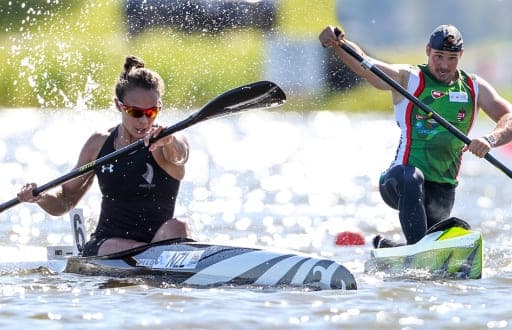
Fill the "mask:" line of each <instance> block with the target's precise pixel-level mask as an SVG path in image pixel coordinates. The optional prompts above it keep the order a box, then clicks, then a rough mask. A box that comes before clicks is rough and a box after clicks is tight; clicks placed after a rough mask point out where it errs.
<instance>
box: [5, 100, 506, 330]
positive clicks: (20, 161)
mask: <svg viewBox="0 0 512 330" xmlns="http://www.w3.org/2000/svg"><path fill="white" fill-rule="evenodd" d="M187 115H188V113H184V112H173V113H171V112H163V113H162V115H161V118H159V121H160V123H163V124H173V123H175V122H177V121H179V120H181V119H183V118H185V117H186V116H187ZM118 120H119V118H118V113H117V112H116V111H112V110H104V111H76V112H72V111H48V112H43V111H41V110H37V111H36V110H29V109H15V110H2V111H0V160H1V162H0V173H1V174H0V186H1V187H2V189H0V200H1V201H2V202H3V201H6V200H9V199H11V198H13V197H14V196H15V195H16V192H17V190H18V189H19V188H20V187H21V185H22V184H23V183H25V182H28V181H34V182H37V183H39V184H43V183H46V182H48V181H50V180H52V179H54V178H56V177H59V176H61V175H63V174H65V173H67V172H68V171H69V170H70V169H71V167H72V166H73V165H74V163H75V162H76V159H77V156H78V152H79V150H80V147H81V146H82V145H83V143H84V141H85V140H86V139H87V138H88V136H89V135H90V134H91V133H92V132H94V131H96V130H104V129H106V128H109V127H111V126H113V125H115V124H116V123H117V122H118ZM488 127H490V126H488V123H484V124H482V125H481V126H477V127H476V131H475V133H474V134H478V133H479V132H485V129H487V128H488ZM184 133H185V134H186V135H187V137H188V138H189V140H190V143H191V147H192V152H191V155H190V160H189V163H188V165H187V174H186V178H185V180H184V182H183V185H182V190H181V192H180V196H179V201H178V205H177V215H178V216H179V217H180V218H183V219H186V220H187V221H188V222H189V224H190V225H191V227H192V229H193V236H194V238H195V239H197V240H204V241H210V242H219V243H225V242H230V243H232V244H239V245H254V244H255V245H263V246H268V247H283V248H287V249H294V250H300V251H303V252H308V253H314V254H318V255H322V256H324V257H328V258H334V259H336V260H337V261H339V262H341V263H342V264H344V265H345V266H346V267H347V268H349V269H350V270H351V271H353V272H354V274H355V276H356V280H357V281H358V287H359V290H358V291H357V292H353V293H345V292H337V291H336V292H335V291H333V292H330V291H325V292H324V291H322V292H292V291H280V290H277V291H270V292H267V291H264V292H262V291H260V290H257V289H248V290H240V289H234V288H216V289H212V290H197V289H187V288H172V287H171V288H163V287H162V286H159V285H155V286H153V285H148V284H147V283H139V282H131V281H129V280H127V281H126V282H124V281H118V280H115V279H114V280H113V279H105V278H85V277H81V276H78V275H71V274H48V273H44V272H39V271H36V272H29V273H27V274H25V273H13V272H9V271H7V272H2V273H1V274H0V281H1V284H0V285H1V288H2V289H1V291H0V292H1V293H2V297H3V298H4V299H5V301H4V300H2V301H3V302H2V304H3V305H2V306H4V307H2V308H1V309H0V315H3V316H7V315H8V316H9V317H10V319H11V320H12V321H6V320H3V321H0V325H5V326H10V325H14V324H16V322H19V321H22V322H27V321H28V322H29V323H30V324H32V325H37V324H39V323H38V322H40V321H42V320H45V321H47V322H56V323H52V324H60V325H62V324H68V323H71V322H72V323H77V322H78V323H83V324H84V325H85V324H87V325H89V326H90V325H93V326H94V325H101V324H105V322H108V323H109V324H112V325H113V326H114V327H120V328H121V327H122V328H140V327H142V326H145V327H156V328H166V327H170V326H171V325H172V326H176V325H177V324H178V325H180V327H181V328H198V327H205V326H206V327H207V326H208V325H209V324H215V323H216V322H222V324H223V325H225V326H226V328H239V325H240V324H247V325H249V324H250V325H252V327H253V328H258V327H261V328H269V327H276V326H281V327H295V326H301V325H304V326H317V327H322V328H329V327H333V328H338V327H340V326H347V327H357V328H360V327H364V328H368V327H388V328H418V327H419V328H421V327H427V326H428V327H429V328H430V327H434V328H435V327H439V326H441V325H442V324H443V325H444V324H451V325H452V326H457V325H462V324H464V326H465V327H466V326H468V327H474V328H481V327H495V328H500V327H503V324H505V326H507V325H510V324H511V320H510V318H509V316H508V314H507V313H508V311H507V310H506V307H505V306H507V304H506V303H505V299H506V293H505V292H504V288H505V287H509V285H510V278H511V276H510V274H511V273H512V260H511V254H510V253H509V249H510V246H511V245H512V242H511V240H510V237H511V235H510V225H509V223H510V218H511V211H512V210H511V208H510V201H509V199H510V196H512V180H510V179H508V178H507V177H506V176H504V175H503V174H502V173H500V172H499V171H498V170H496V169H495V168H494V167H493V166H492V165H490V164H488V163H487V162H485V161H484V160H481V159H476V158H475V157H473V156H471V155H465V156H464V166H463V168H462V172H461V184H460V188H459V190H458V194H457V204H456V207H455V209H454V215H456V216H458V217H461V218H465V219H467V220H468V221H469V222H470V223H471V224H472V225H473V227H474V228H475V229H478V230H481V231H482V233H483V235H484V239H485V244H484V251H485V252H484V253H485V255H484V260H485V268H484V279H482V280H478V281H445V282H443V281H427V282H418V281H407V280H400V281H399V280H397V281H387V280H386V281H384V280H383V278H379V276H378V275H377V276H369V275H366V274H364V273H363V272H362V270H363V264H364V262H365V261H366V259H367V258H368V255H369V243H367V244H366V245H365V246H360V247H346V248H342V247H337V246H335V245H334V244H333V243H334V237H335V235H336V233H338V232H340V231H344V230H354V231H360V232H362V233H363V235H364V236H365V239H366V242H370V241H371V238H372V236H373V235H374V234H376V233H377V232H380V233H384V234H385V235H387V236H389V237H393V238H395V239H402V238H401V235H400V230H399V224H398V220H397V214H396V212H395V211H394V210H391V209H389V208H388V207H387V206H385V205H384V203H383V202H382V201H381V199H380V196H379V194H378V191H377V179H378V177H379V174H380V172H381V171H382V170H384V169H385V168H386V167H387V166H388V164H389V163H390V162H391V160H392V157H393V156H394V149H395V147H396V143H397V139H398V134H399V132H398V129H397V127H396V125H395V124H394V123H393V120H392V118H391V116H386V115H353V116H347V115H346V114H343V113H341V112H340V113H331V112H314V113H309V114H301V113H283V112H279V111H275V110H274V111H273V112H265V111H254V112H248V113H244V114H242V115H240V116H234V117H228V118H222V119H214V120H211V121H207V122H203V123H200V124H197V125H195V126H193V127H191V128H189V129H187V130H186V131H185V132H184ZM495 155H496V156H497V158H499V159H500V160H502V161H503V162H504V163H505V164H508V166H512V156H510V155H509V154H507V153H505V152H502V151H500V150H497V153H495ZM99 200H100V195H99V189H98V188H97V186H96V184H95V185H94V186H93V188H92V189H91V191H90V192H89V193H88V194H87V195H86V197H85V198H84V199H83V200H82V201H81V203H80V205H79V207H81V208H83V209H84V214H85V216H86V218H88V219H89V220H88V223H87V226H88V230H89V231H90V230H92V229H93V228H94V226H95V219H96V218H97V215H98V212H99ZM69 233H70V225H69V222H68V219H67V217H50V216H47V215H46V214H44V213H42V212H41V211H40V210H39V209H38V208H37V207H34V206H33V205H28V204H24V205H18V206H16V207H14V208H12V209H10V210H8V211H5V212H3V213H1V214H0V252H1V253H0V262H8V261H21V260H25V261H35V260H43V259H44V258H45V254H46V251H45V250H44V248H45V247H46V246H48V245H61V244H69V243H70V242H71V236H70V234H69ZM100 288H101V289H100ZM7 301H8V302H9V305H8V306H10V307H5V306H6V305H5V304H6V303H7ZM127 301H130V304H131V305H133V306H131V307H132V308H133V310H137V311H138V312H137V313H136V314H135V315H134V314H133V313H130V312H128V311H125V310H124V308H123V307H120V306H124V304H125V303H126V302H127ZM384 301H385V302H386V303H385V304H384V303H383V302H384ZM41 302H42V303H41ZM22 305H26V306H29V307H30V308H29V309H30V310H31V311H30V312H28V311H27V309H26V308H25V309H19V307H20V306H22ZM16 306H18V309H16ZM198 306H200V308H198ZM276 311H277V313H276ZM170 314H172V317H170V316H169V315H170ZM270 316H272V317H270ZM3 319H5V318H3ZM127 319H130V320H131V322H130V323H128V322H127V321H125V320H127ZM169 320H172V322H171V321H169ZM239 320H240V321H239ZM10 322H12V323H10ZM240 322H241V323H240ZM444 322H449V323H444ZM27 324H28V323H27Z"/></svg>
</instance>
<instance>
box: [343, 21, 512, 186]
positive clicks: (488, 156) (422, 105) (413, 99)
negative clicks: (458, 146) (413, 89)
mask: <svg viewBox="0 0 512 330" xmlns="http://www.w3.org/2000/svg"><path fill="white" fill-rule="evenodd" d="M335 33H336V35H339V33H341V31H340V30H339V29H337V28H336V29H335ZM341 48H342V49H343V50H344V51H346V52H347V53H348V54H349V55H351V56H352V57H353V58H355V59H356V60H357V61H359V62H360V63H361V65H362V66H363V68H365V69H367V70H370V71H371V72H373V73H374V74H375V75H376V76H378V77H379V78H380V79H382V80H383V81H385V82H386V83H387V84H388V85H390V86H391V87H393V88H394V89H395V90H396V91H397V92H399V93H400V94H402V95H403V96H404V97H405V98H407V99H408V100H409V101H411V102H412V103H414V105H416V106H417V107H418V108H420V109H421V110H422V111H424V112H425V113H426V114H427V116H428V117H430V118H433V119H434V120H435V121H437V122H438V123H439V124H440V125H441V126H443V127H444V128H446V129H447V130H448V131H449V132H450V133H452V134H453V135H455V136H456V137H457V138H458V139H459V140H461V141H462V142H464V143H465V144H467V145H469V144H470V143H471V139H470V138H469V137H467V136H466V135H465V134H464V133H462V132H461V131H460V130H459V129H458V128H457V127H455V126H453V125H452V124H451V123H450V122H449V121H447V120H446V119H444V118H443V117H441V116H440V115H439V114H438V113H437V112H435V111H434V110H432V109H431V108H430V107H429V106H427V105H426V104H425V103H423V102H421V101H420V100H419V99H418V98H417V97H415V96H414V95H412V94H411V93H409V92H408V91H407V90H406V89H405V88H403V87H402V86H401V85H400V84H399V83H397V82H396V81H395V80H393V79H392V78H391V77H390V76H389V75H387V74H386V73H385V72H384V71H382V70H381V69H379V68H378V67H376V66H375V65H374V64H373V63H372V62H371V61H369V60H368V59H365V58H364V57H362V56H361V55H360V54H359V53H357V52H356V51H355V50H354V49H353V48H352V47H350V46H349V45H347V44H346V43H345V42H344V43H342V44H341ZM484 158H485V159H486V160H487V161H488V162H489V163H491V164H493V165H494V166H495V167H496V168H498V169H499V170H501V171H502V172H503V173H505V174H506V175H507V176H508V177H509V178H512V171H511V170H510V169H509V168H508V167H506V166H505V165H504V164H503V163H502V162H500V161H499V160H497V159H496V158H495V157H494V156H493V155H491V154H490V153H487V154H486V155H485V156H484Z"/></svg>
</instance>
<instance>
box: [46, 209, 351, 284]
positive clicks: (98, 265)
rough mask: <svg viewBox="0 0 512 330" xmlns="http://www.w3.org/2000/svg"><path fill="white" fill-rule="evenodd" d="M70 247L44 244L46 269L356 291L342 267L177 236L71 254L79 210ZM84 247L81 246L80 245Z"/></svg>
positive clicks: (80, 234) (79, 228)
mask: <svg viewBox="0 0 512 330" xmlns="http://www.w3.org/2000/svg"><path fill="white" fill-rule="evenodd" d="M70 216H71V221H72V229H73V232H74V237H75V240H76V242H75V243H77V244H76V245H77V246H75V247H71V246H63V247H48V265H49V266H48V267H49V268H50V269H51V270H52V271H55V272H65V273H76V274H80V275H84V276H107V277H115V278H142V279H147V280H150V281H157V282H159V283H165V284H169V285H180V286H189V287H198V288H209V287H215V286H223V285H228V286H255V287H275V288H300V289H313V290H355V289H357V285H356V281H355V279H354V276H353V275H352V273H351V272H350V271H349V270H348V269H347V268H345V267H344V266H343V265H341V264H339V263H337V262H335V261H333V260H329V259H321V258H317V257H314V256H310V255H306V254H299V253H297V252H290V251H273V250H269V249H262V248H255V247H238V246H230V245H216V244H209V243H204V242H196V241H192V240H188V239H176V240H169V241H162V242H157V243H153V244H149V245H145V246H141V247H137V248H134V249H131V250H126V251H123V252H119V253H115V254H111V255H106V256H99V257H81V256H78V255H76V254H77V251H79V250H80V246H81V245H82V244H83V239H84V233H85V230H84V228H83V221H82V219H83V216H82V214H81V210H73V211H72V212H71V214H70ZM82 246H83V245H82Z"/></svg>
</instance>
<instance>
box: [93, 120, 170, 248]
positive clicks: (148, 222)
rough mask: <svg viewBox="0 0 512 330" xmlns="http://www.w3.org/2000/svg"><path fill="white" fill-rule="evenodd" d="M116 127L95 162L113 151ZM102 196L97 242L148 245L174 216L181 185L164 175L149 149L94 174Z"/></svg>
mask: <svg viewBox="0 0 512 330" xmlns="http://www.w3.org/2000/svg"><path fill="white" fill-rule="evenodd" d="M118 128H119V127H116V128H115V129H114V130H113V131H112V133H111V134H110V135H109V137H108V138H107V140H106V141H105V144H104V145H103V147H102V148H101V151H100V153H99V155H98V158H100V157H102V156H104V155H106V154H109V153H111V152H113V151H114V139H115V137H116V135H117V132H118ZM95 172H96V176H97V177H98V183H99V186H100V189H101V192H102V195H103V197H102V201H101V213H100V217H99V221H98V226H97V227H96V231H95V232H94V234H93V237H95V239H96V240H100V239H104V238H112V237H118V238H127V239H133V240H136V241H140V242H148V243H149V242H150V241H151V240H152V238H153V236H154V235H155V233H156V231H157V230H158V228H160V226H161V225H162V224H163V223H164V222H165V221H167V220H169V219H172V217H173V215H174V206H175V204H176V197H177V195H178V190H179V186H180V181H178V180H176V179H174V178H173V177H171V176H170V175H169V174H167V173H166V172H165V171H164V170H163V169H162V168H160V166H158V164H157V163H156V161H155V159H154V158H153V155H152V154H151V152H149V150H148V148H144V149H142V150H139V151H136V152H134V153H132V154H129V155H128V156H125V157H121V158H120V159H119V160H115V161H112V162H111V163H107V164H105V165H102V166H100V167H99V168H97V169H96V170H95Z"/></svg>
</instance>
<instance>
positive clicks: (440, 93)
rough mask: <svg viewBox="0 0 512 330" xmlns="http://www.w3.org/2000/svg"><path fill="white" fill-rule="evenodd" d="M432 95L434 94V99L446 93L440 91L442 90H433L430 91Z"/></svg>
mask: <svg viewBox="0 0 512 330" xmlns="http://www.w3.org/2000/svg"><path fill="white" fill-rule="evenodd" d="M430 95H432V97H433V98H434V100H436V99H438V98H441V97H443V96H444V95H445V93H443V92H440V91H432V92H430Z"/></svg>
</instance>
